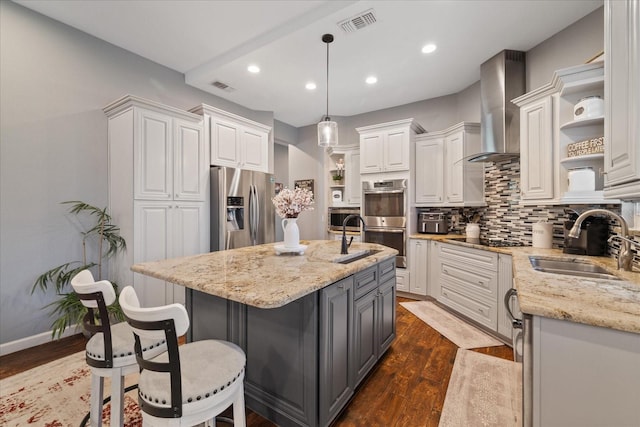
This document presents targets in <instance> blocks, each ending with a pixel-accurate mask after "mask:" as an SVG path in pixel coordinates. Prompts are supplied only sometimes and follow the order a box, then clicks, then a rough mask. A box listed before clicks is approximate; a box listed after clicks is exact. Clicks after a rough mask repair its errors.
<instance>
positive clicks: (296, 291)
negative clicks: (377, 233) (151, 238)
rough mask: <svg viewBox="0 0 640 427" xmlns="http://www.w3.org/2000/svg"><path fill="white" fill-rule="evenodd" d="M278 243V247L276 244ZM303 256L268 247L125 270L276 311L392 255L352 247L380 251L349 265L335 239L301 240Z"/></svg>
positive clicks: (357, 245) (370, 245) (369, 245)
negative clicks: (343, 262) (339, 260)
mask: <svg viewBox="0 0 640 427" xmlns="http://www.w3.org/2000/svg"><path fill="white" fill-rule="evenodd" d="M280 243H281V242H280ZM300 243H301V244H302V245H307V246H308V247H307V249H306V250H305V252H304V255H294V254H282V255H276V253H275V249H274V246H275V244H274V243H270V244H265V245H258V246H249V247H245V248H239V249H232V250H228V251H218V252H210V253H205V254H200V255H193V256H188V257H181V258H173V259H168V260H163V261H153V262H145V263H140V264H135V265H133V266H132V267H131V270H133V271H135V272H136V273H141V274H144V275H147V276H151V277H155V278H158V279H162V280H166V281H168V282H171V283H175V284H178V285H182V286H185V287H187V288H190V289H195V290H197V291H201V292H205V293H208V294H211V295H215V296H218V297H221V298H226V299H230V300H232V301H236V302H240V303H243V304H247V305H251V306H254V307H258V308H277V307H282V306H284V305H286V304H288V303H290V302H292V301H295V300H297V299H299V298H301V297H303V296H305V295H308V294H310V293H312V292H314V291H317V290H319V289H322V288H324V287H325V286H328V285H330V284H331V283H334V282H337V281H339V280H341V279H343V278H345V277H348V276H350V275H352V274H354V273H357V272H358V271H361V270H364V269H366V268H367V267H370V266H372V265H375V264H377V263H378V262H380V261H383V260H385V259H389V258H392V257H394V256H396V255H397V253H398V251H396V250H395V249H391V248H388V247H386V246H382V245H378V244H375V243H357V242H354V243H353V244H351V247H350V248H349V253H350V254H354V253H356V252H358V251H362V250H367V249H370V250H380V252H378V253H376V254H373V255H370V256H368V257H366V258H362V259H360V260H357V261H353V262H351V263H349V264H339V263H335V262H333V261H334V260H336V259H337V258H340V257H341V255H340V244H341V242H339V241H337V240H313V241H305V240H303V241H301V242H300Z"/></svg>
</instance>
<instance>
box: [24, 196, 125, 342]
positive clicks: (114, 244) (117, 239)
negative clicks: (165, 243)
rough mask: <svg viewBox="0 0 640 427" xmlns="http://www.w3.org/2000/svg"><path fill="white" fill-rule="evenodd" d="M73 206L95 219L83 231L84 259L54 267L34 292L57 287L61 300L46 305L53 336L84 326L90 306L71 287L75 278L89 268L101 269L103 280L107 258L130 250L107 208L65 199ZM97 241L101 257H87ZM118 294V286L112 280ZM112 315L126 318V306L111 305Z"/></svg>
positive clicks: (72, 210)
mask: <svg viewBox="0 0 640 427" xmlns="http://www.w3.org/2000/svg"><path fill="white" fill-rule="evenodd" d="M62 204H67V205H70V206H71V208H70V209H69V213H71V214H74V215H77V216H88V217H89V218H90V219H91V220H92V221H93V225H91V226H90V227H89V228H88V229H86V230H84V231H81V234H82V260H81V261H71V262H67V263H64V264H62V265H59V266H57V267H54V268H52V269H51V270H49V271H46V272H44V273H42V274H41V275H40V276H38V278H37V279H36V281H35V283H34V284H33V287H32V288H31V294H32V295H33V293H34V292H35V291H36V290H38V289H40V290H41V291H43V292H46V291H47V289H49V287H51V286H53V287H54V288H55V290H56V294H57V295H58V299H57V300H55V301H53V302H51V303H49V304H47V305H46V306H45V307H43V308H50V309H51V311H50V312H49V315H50V316H51V317H53V318H54V321H53V323H52V325H51V327H52V330H51V335H52V337H53V338H56V337H57V338H60V337H61V336H62V334H63V333H64V331H65V329H67V328H68V327H69V326H71V325H74V324H75V325H82V319H83V318H84V316H85V314H86V313H87V308H86V307H85V306H84V305H82V302H81V301H80V299H79V298H78V295H77V294H76V293H75V292H74V291H73V288H72V287H71V279H72V278H73V277H74V276H75V275H76V274H78V273H79V272H80V271H82V270H85V269H92V268H95V269H97V272H98V275H97V280H102V263H103V261H104V260H106V259H108V258H109V257H111V256H114V255H116V254H117V253H119V252H121V251H124V250H126V248H127V245H126V242H125V240H124V238H123V237H122V236H120V228H119V227H117V226H116V225H114V224H112V223H111V216H110V215H109V214H108V213H107V209H106V208H104V209H100V208H97V207H95V206H91V205H89V204H87V203H84V202H80V201H68V202H62ZM90 244H96V245H97V246H98V248H97V249H98V252H97V260H95V262H94V261H89V260H88V259H87V245H90ZM111 284H112V285H113V287H114V289H115V292H116V295H117V294H118V285H117V284H116V283H114V282H112V283H111ZM108 310H109V315H110V316H112V317H113V319H115V320H118V321H120V320H124V315H123V313H122V309H121V308H120V305H119V304H118V301H117V299H116V302H115V303H114V304H112V305H111V306H109V307H108Z"/></svg>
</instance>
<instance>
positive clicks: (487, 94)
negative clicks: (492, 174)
mask: <svg viewBox="0 0 640 427" xmlns="http://www.w3.org/2000/svg"><path fill="white" fill-rule="evenodd" d="M525 85H526V82H525V53H524V52H520V51H516V50H503V51H502V52H500V53H499V54H497V55H495V56H494V57H493V58H491V59H489V60H488V61H486V62H485V63H483V64H482V65H481V66H480V100H481V119H480V128H481V134H482V150H481V152H480V153H478V154H476V155H473V156H470V157H469V158H467V160H468V161H470V162H499V161H502V160H508V159H513V158H517V157H520V110H519V108H518V107H517V106H516V105H514V104H513V103H512V102H511V100H512V99H514V98H517V97H518V96H520V95H522V94H524V93H525Z"/></svg>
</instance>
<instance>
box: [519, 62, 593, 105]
mask: <svg viewBox="0 0 640 427" xmlns="http://www.w3.org/2000/svg"><path fill="white" fill-rule="evenodd" d="M603 68H604V62H602V61H600V62H593V63H591V64H582V65H576V66H574V67H568V68H563V69H561V70H557V71H555V72H554V73H553V77H552V78H551V82H549V83H547V84H546V85H544V86H540V87H539V88H537V89H534V90H532V91H530V92H527V93H525V94H524V95H521V96H519V97H517V98H514V99H512V100H511V102H513V103H514V104H516V105H517V106H518V107H522V106H523V105H525V104H528V103H529V102H531V101H535V100H537V99H540V98H543V97H545V96H548V95H552V94H554V93H557V92H563V91H565V90H567V89H568V88H570V87H571V86H572V85H573V83H574V82H576V81H577V80H581V81H584V79H585V78H588V77H593V78H594V79H599V80H602V78H603V77H602V76H603ZM582 84H584V83H582Z"/></svg>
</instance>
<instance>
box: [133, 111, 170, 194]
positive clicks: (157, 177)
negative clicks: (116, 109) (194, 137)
mask: <svg viewBox="0 0 640 427" xmlns="http://www.w3.org/2000/svg"><path fill="white" fill-rule="evenodd" d="M136 114H137V115H138V120H137V129H136V135H135V142H134V162H135V166H134V168H135V170H136V174H135V191H134V197H135V198H136V199H142V200H145V199H146V200H150V199H151V200H171V199H172V198H173V153H172V143H171V141H172V134H171V121H172V119H171V117H169V116H167V115H164V114H160V113H155V112H152V111H147V110H138V111H137V113H136Z"/></svg>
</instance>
